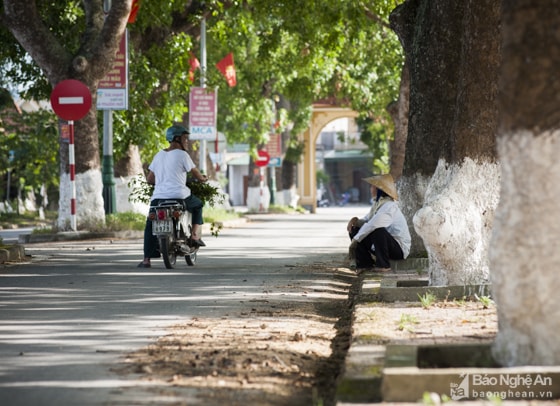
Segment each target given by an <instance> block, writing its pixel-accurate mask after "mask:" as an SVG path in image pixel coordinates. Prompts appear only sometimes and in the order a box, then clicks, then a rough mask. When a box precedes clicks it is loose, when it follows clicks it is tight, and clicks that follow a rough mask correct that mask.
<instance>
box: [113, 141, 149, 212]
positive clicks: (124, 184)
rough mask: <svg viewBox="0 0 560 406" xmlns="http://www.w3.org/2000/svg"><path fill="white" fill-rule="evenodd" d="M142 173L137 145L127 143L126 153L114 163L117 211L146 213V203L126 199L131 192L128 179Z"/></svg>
mask: <svg viewBox="0 0 560 406" xmlns="http://www.w3.org/2000/svg"><path fill="white" fill-rule="evenodd" d="M143 173H144V169H143V168H142V159H141V158H140V150H139V148H138V146H137V145H129V146H128V149H127V153H126V155H125V156H124V157H122V158H121V159H119V160H118V161H117V162H116V163H115V193H116V201H117V211H118V212H126V211H133V212H136V213H142V214H147V213H148V209H149V208H148V205H146V204H143V203H139V202H131V201H129V200H128V198H129V196H130V193H131V192H132V191H131V189H130V187H129V186H128V185H129V183H130V181H131V180H132V179H133V178H135V177H136V176H138V175H142V174H143Z"/></svg>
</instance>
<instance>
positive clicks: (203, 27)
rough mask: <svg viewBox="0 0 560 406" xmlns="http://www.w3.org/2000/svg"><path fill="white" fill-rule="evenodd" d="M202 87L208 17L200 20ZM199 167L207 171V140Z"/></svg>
mask: <svg viewBox="0 0 560 406" xmlns="http://www.w3.org/2000/svg"><path fill="white" fill-rule="evenodd" d="M200 87H203V88H205V87H206V17H202V20H201V22H200ZM199 161H200V162H199V163H198V168H199V169H200V171H201V172H203V173H206V140H200V159H199Z"/></svg>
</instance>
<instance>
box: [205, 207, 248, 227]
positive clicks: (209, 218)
mask: <svg viewBox="0 0 560 406" xmlns="http://www.w3.org/2000/svg"><path fill="white" fill-rule="evenodd" d="M202 217H203V218H204V222H205V223H221V222H224V221H227V220H236V219H238V218H240V217H241V216H240V215H239V213H237V212H235V211H234V210H226V209H224V208H217V207H204V209H203V210H202Z"/></svg>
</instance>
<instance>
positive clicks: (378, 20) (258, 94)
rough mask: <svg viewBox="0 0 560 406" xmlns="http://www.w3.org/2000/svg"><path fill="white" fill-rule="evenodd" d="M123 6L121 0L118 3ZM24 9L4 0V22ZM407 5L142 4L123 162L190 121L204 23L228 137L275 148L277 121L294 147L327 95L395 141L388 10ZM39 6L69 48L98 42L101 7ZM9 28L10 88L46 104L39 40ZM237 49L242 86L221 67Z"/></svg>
mask: <svg viewBox="0 0 560 406" xmlns="http://www.w3.org/2000/svg"><path fill="white" fill-rule="evenodd" d="M122 2H124V0H121V1H118V0H113V7H116V6H117V5H119V3H122ZM15 3H18V2H17V1H15V0H4V1H3V3H0V18H2V20H3V22H6V18H7V17H6V14H7V13H6V11H7V9H8V8H9V7H14V6H13V4H15ZM399 3H401V1H399V0H384V1H375V2H364V1H362V0H340V1H337V2H336V3H331V2H323V1H318V0H298V1H296V0H285V1H279V2H272V3H271V2H268V1H266V0H245V1H235V0H229V1H216V0H214V1H206V2H201V1H184V0H171V1H169V0H165V1H164V0H153V1H149V2H141V6H140V10H139V12H138V15H137V18H136V21H135V22H134V23H133V24H129V25H128V30H129V38H130V43H129V54H130V55H129V78H130V92H129V109H128V110H126V111H121V112H117V113H116V114H115V115H114V117H115V123H114V130H115V142H114V146H115V156H116V157H117V158H119V157H120V156H122V155H123V154H125V153H126V151H127V147H128V145H129V144H137V145H140V146H141V147H142V153H143V155H144V160H148V159H149V158H150V157H151V156H152V155H153V154H154V153H155V151H156V150H157V149H158V148H159V147H161V145H162V143H163V141H164V139H163V137H162V129H163V128H165V127H167V126H168V125H170V124H171V123H172V122H174V121H184V117H185V114H186V113H187V111H188V94H189V91H190V88H191V87H192V86H196V85H197V84H198V81H199V75H200V73H201V72H200V71H199V70H198V71H196V74H195V78H194V82H193V81H191V80H190V78H189V70H190V59H191V57H192V55H195V56H197V57H200V49H199V46H200V45H199V44H200V42H199V36H200V22H201V19H202V18H205V20H206V27H207V34H206V38H207V48H206V50H207V61H208V64H207V67H208V69H207V72H206V85H207V86H208V87H211V88H214V87H216V88H218V89H219V93H218V112H219V113H218V114H219V118H218V130H219V131H221V132H224V133H225V134H226V137H227V139H228V142H230V143H234V142H240V143H248V144H250V145H252V146H257V145H259V144H262V143H263V142H265V141H266V137H267V135H268V133H269V131H270V127H271V125H273V124H276V130H277V131H283V130H284V131H287V132H288V133H290V134H291V137H292V140H293V139H295V137H296V136H297V134H298V132H299V131H300V130H301V129H302V128H305V126H306V125H307V121H308V118H309V113H310V107H311V104H312V103H313V102H314V101H317V100H329V101H332V102H334V103H337V104H339V105H344V106H348V107H351V108H352V109H354V110H356V111H357V112H359V113H360V116H361V117H363V118H367V119H368V120H364V122H372V123H374V124H376V125H377V127H376V128H375V130H374V131H371V132H370V133H371V134H376V136H377V137H382V138H385V139H386V138H387V137H388V136H390V134H391V132H392V124H391V123H390V119H389V117H388V115H387V114H386V112H385V107H386V106H387V105H388V104H389V103H390V102H391V101H392V100H394V99H395V98H396V95H397V91H398V84H399V75H400V70H401V67H402V64H403V54H402V51H401V47H400V44H399V42H398V40H397V38H396V36H395V35H394V34H393V32H392V31H391V30H390V29H389V28H388V15H389V13H390V12H391V10H393V9H394V8H395V7H396V6H397V5H398V4H399ZM36 4H37V14H36V15H33V16H32V17H33V19H36V20H40V21H42V23H43V26H44V27H48V30H49V35H53V36H55V37H56V38H57V39H59V41H60V43H63V44H64V47H65V49H66V50H67V51H66V52H68V53H71V52H73V51H76V52H77V51H78V50H80V49H81V48H83V47H84V43H85V42H84V41H85V40H86V39H87V36H88V35H93V34H92V33H91V31H88V27H89V25H88V24H89V21H90V20H91V19H94V18H97V19H98V18H102V15H100V14H99V10H100V9H101V4H102V0H84V1H78V0H70V1H62V2H54V3H53V2H51V1H46V0H36ZM94 11H95V12H94ZM8 26H9V25H8V24H2V27H1V28H0V41H2V44H3V47H2V48H1V49H0V86H2V87H9V88H11V89H17V90H18V91H21V95H22V97H33V98H35V99H45V98H48V95H49V94H50V91H51V87H50V85H49V83H48V81H47V80H46V78H45V72H44V71H43V72H42V71H41V70H40V69H39V68H38V65H39V64H38V63H37V61H36V60H33V59H32V57H33V55H34V54H33V53H31V52H29V44H27V46H26V47H24V46H22V44H21V41H19V40H17V39H16V38H15V37H14V36H13V35H12V34H11V32H10V31H8V29H7V27H8ZM77 33H80V35H77ZM114 40H115V42H116V39H114ZM107 41H109V38H107ZM37 42H39V40H37ZM229 52H232V53H233V55H234V58H235V69H236V74H237V85H236V86H234V87H229V86H228V85H227V84H226V82H225V80H224V78H223V77H222V76H221V74H220V73H219V72H218V70H217V69H215V67H214V65H215V63H216V62H218V61H219V60H220V59H222V58H223V57H224V56H225V55H226V54H228V53H229ZM29 55H31V56H32V57H30V56H29ZM94 62H95V61H94ZM98 117H100V115H98ZM380 125H381V130H380V129H379V126H380ZM368 144H369V145H372V146H375V145H378V144H379V143H378V142H371V143H368ZM288 146H289V143H288ZM77 153H79V152H78V151H77ZM77 158H79V157H77Z"/></svg>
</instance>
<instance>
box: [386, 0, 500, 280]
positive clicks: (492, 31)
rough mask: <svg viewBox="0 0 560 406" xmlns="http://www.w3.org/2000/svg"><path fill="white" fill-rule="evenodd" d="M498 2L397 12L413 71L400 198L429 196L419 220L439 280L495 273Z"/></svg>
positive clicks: (411, 4)
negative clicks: (491, 261) (491, 263)
mask: <svg viewBox="0 0 560 406" xmlns="http://www.w3.org/2000/svg"><path fill="white" fill-rule="evenodd" d="M499 8H500V7H499V4H498V3H497V2H496V1H484V2H480V1H477V0H469V1H464V2H449V1H447V0H409V1H407V2H405V3H403V4H402V5H401V6H399V7H398V8H397V9H396V10H395V11H394V12H393V14H392V16H391V23H392V27H393V29H394V30H395V31H396V32H397V34H398V35H399V38H400V40H401V42H402V44H403V47H404V50H405V55H406V60H407V64H408V66H409V68H410V113H409V125H408V137H407V145H406V158H405V164H404V169H403V177H402V179H401V182H400V191H401V199H402V200H403V206H405V207H409V208H414V206H415V204H418V203H415V202H414V200H415V199H418V198H421V197H423V200H424V203H423V207H422V208H421V209H420V210H418V211H417V212H416V214H415V215H414V218H413V223H414V229H415V231H416V232H417V233H418V234H419V235H420V236H421V237H422V240H423V242H424V245H425V247H426V250H427V252H428V257H429V260H430V283H431V284H432V285H455V284H461V285H462V284H470V283H483V282H487V281H488V278H489V276H488V273H489V267H488V260H487V251H488V243H489V236H490V231H491V226H492V219H493V213H494V210H495V206H496V204H497V201H498V194H499V167H498V165H497V163H496V153H495V129H496V123H497V108H496V89H497V85H496V83H497V72H498V63H499V55H500V52H499V38H500V36H499V34H500V33H499ZM411 201H412V202H411ZM416 201H417V202H418V200H416ZM413 248H414V247H413Z"/></svg>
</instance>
